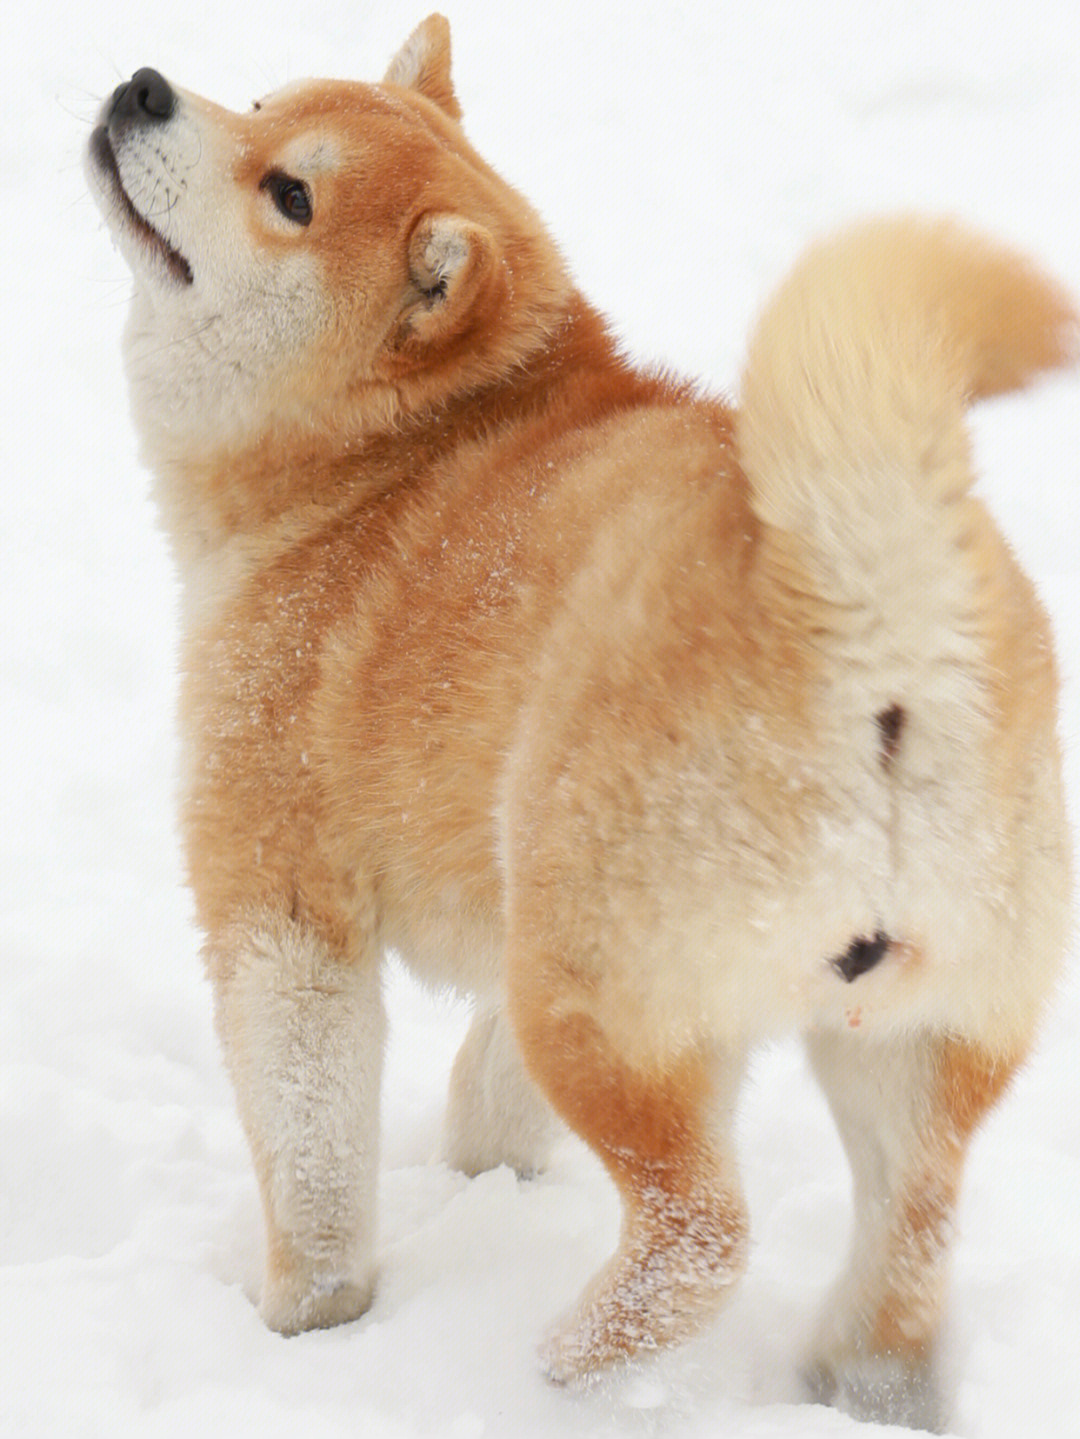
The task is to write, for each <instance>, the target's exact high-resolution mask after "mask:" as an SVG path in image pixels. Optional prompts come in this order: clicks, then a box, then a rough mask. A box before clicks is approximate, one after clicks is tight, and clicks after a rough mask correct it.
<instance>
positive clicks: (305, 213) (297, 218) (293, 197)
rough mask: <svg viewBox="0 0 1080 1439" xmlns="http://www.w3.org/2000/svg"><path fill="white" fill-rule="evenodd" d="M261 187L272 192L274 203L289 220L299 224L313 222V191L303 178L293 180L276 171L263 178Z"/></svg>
mask: <svg viewBox="0 0 1080 1439" xmlns="http://www.w3.org/2000/svg"><path fill="white" fill-rule="evenodd" d="M261 188H262V189H263V190H268V191H269V192H270V195H271V198H272V199H273V201H274V204H275V205H276V206H277V207H278V209H279V210H280V211H281V213H282V214H283V215H284V216H285V218H286V219H287V220H293V221H294V222H295V223H296V224H297V225H310V224H311V216H312V213H313V212H312V208H311V192H310V191H309V190H308V187H307V186H306V185H305V184H304V182H303V180H293V179H290V177H289V176H288V175H281V174H278V173H277V172H276V171H274V172H272V173H271V174H269V175H267V177H266V179H265V180H263V182H262V185H261Z"/></svg>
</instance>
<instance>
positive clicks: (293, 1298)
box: [259, 1278, 375, 1335]
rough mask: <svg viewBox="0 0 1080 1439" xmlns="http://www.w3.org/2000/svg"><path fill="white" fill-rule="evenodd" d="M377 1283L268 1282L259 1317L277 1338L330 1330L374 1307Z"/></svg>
mask: <svg viewBox="0 0 1080 1439" xmlns="http://www.w3.org/2000/svg"><path fill="white" fill-rule="evenodd" d="M374 1291H375V1283H374V1280H373V1279H369V1280H367V1281H366V1282H364V1283H358V1282H356V1281H354V1280H351V1279H344V1278H327V1279H321V1280H317V1281H314V1282H312V1281H311V1280H310V1279H308V1280H307V1281H306V1282H304V1283H303V1284H301V1283H300V1282H299V1281H298V1280H296V1279H293V1280H291V1281H290V1280H286V1281H284V1282H282V1281H281V1280H274V1281H272V1280H270V1279H267V1281H266V1284H265V1285H264V1287H263V1294H262V1300H261V1301H260V1304H259V1313H260V1314H261V1315H262V1317H263V1322H264V1323H265V1324H266V1326H267V1328H268V1329H273V1330H275V1331H276V1332H277V1333H278V1334H286V1335H290V1334H302V1333H303V1332H304V1330H305V1329H331V1328H333V1326H334V1325H335V1324H348V1323H349V1322H350V1320H353V1319H359V1318H360V1316H361V1314H364V1313H366V1311H367V1310H368V1309H369V1308H370V1307H371V1301H372V1298H373V1296H374Z"/></svg>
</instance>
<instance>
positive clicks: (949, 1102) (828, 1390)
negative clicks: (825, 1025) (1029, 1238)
mask: <svg viewBox="0 0 1080 1439" xmlns="http://www.w3.org/2000/svg"><path fill="white" fill-rule="evenodd" d="M808 1047H809V1051H810V1057H811V1061H812V1063H813V1066H814V1069H815V1072H816V1074H817V1076H818V1078H819V1080H820V1082H821V1084H822V1086H823V1088H824V1090H825V1093H826V1096H827V1098H828V1100H829V1104H830V1106H831V1108H832V1111H833V1114H834V1116H835V1118H836V1122H837V1126H838V1128H839V1130H840V1134H841V1137H842V1139H843V1141H844V1145H845V1148H846V1150H847V1153H848V1158H849V1160H850V1162H851V1169H852V1175H853V1180H854V1186H853V1196H854V1210H855V1213H854V1234H853V1240H852V1247H851V1257H850V1261H849V1267H848V1271H847V1273H846V1275H845V1276H844V1278H843V1279H842V1280H841V1281H840V1284H839V1285H838V1286H837V1289H836V1290H835V1292H834V1294H833V1295H832V1297H831V1299H830V1301H829V1304H828V1306H827V1308H826V1312H825V1314H824V1316H823V1322H822V1324H821V1328H820V1331H819V1335H818V1339H817V1343H816V1348H815V1352H814V1354H813V1356H812V1358H811V1360H810V1363H809V1365H808V1367H807V1378H808V1381H809V1384H810V1388H811V1391H812V1394H813V1397H815V1398H817V1399H819V1400H820V1401H822V1402H826V1403H831V1404H835V1405H836V1406H837V1407H838V1408H841V1409H843V1410H845V1411H846V1412H848V1413H849V1414H852V1415H853V1416H854V1417H855V1418H858V1419H865V1420H872V1421H874V1422H877V1423H884V1424H905V1425H908V1426H910V1427H912V1428H918V1429H929V1430H931V1431H932V1432H938V1431H940V1430H941V1429H942V1428H944V1426H945V1424H946V1422H947V1412H946V1406H945V1404H944V1402H943V1399H942V1395H941V1391H940V1387H939V1379H938V1376H937V1373H936V1364H935V1344H936V1340H937V1335H938V1331H939V1328H940V1324H941V1318H942V1310H943V1305H944V1291H945V1280H946V1269H947V1260H948V1246H949V1241H950V1237H951V1228H952V1219H953V1213H954V1208H955V1204H956V1199H957V1193H958V1190H959V1186H960V1178H961V1170H962V1167H963V1161H964V1155H965V1152H966V1150H967V1146H968V1141H969V1139H970V1136H971V1134H972V1131H973V1130H974V1128H975V1126H976V1124H977V1123H978V1121H979V1120H980V1118H981V1117H982V1115H983V1114H984V1113H985V1112H986V1110H987V1109H989V1108H990V1106H991V1105H992V1104H993V1103H994V1101H995V1100H996V1099H997V1098H998V1096H999V1095H1000V1093H1001V1091H1002V1090H1003V1088H1004V1087H1005V1085H1006V1083H1007V1082H1008V1079H1009V1077H1010V1075H1011V1073H1012V1071H1013V1069H1014V1067H1015V1062H1016V1061H1015V1057H1013V1056H1006V1055H993V1054H990V1053H988V1052H987V1051H985V1050H983V1049H981V1048H980V1047H979V1046H977V1045H974V1044H969V1043H966V1042H964V1041H962V1040H959V1039H953V1038H949V1039H945V1038H941V1037H937V1036H931V1035H913V1036H908V1037H905V1038H897V1039H894V1040H882V1041H877V1040H866V1039H862V1038H857V1037H855V1036H849V1035H845V1034H833V1033H819V1034H816V1035H814V1036H813V1037H811V1038H810V1039H809V1040H808Z"/></svg>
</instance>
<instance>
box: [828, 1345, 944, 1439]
mask: <svg viewBox="0 0 1080 1439" xmlns="http://www.w3.org/2000/svg"><path fill="white" fill-rule="evenodd" d="M803 1380H804V1383H805V1384H806V1387H807V1389H808V1390H809V1393H810V1398H811V1399H812V1400H813V1401H814V1402H815V1403H818V1404H830V1405H832V1407H833V1408H834V1409H839V1410H841V1411H842V1412H843V1413H845V1414H850V1415H851V1417H852V1418H853V1419H858V1420H861V1421H862V1422H864V1423H873V1424H897V1425H901V1426H903V1427H904V1428H907V1429H922V1430H925V1431H927V1432H929V1433H931V1434H941V1433H943V1432H944V1431H945V1428H946V1426H947V1424H948V1417H949V1416H948V1406H947V1405H946V1403H945V1400H944V1398H943V1396H942V1393H941V1389H940V1387H939V1385H938V1380H937V1375H936V1372H935V1369H934V1366H933V1364H932V1363H931V1362H930V1361H929V1360H926V1359H918V1358H914V1357H908V1356H900V1355H890V1354H859V1355H851V1356H847V1357H845V1358H843V1359H839V1360H835V1361H834V1360H825V1359H821V1360H816V1361H813V1362H811V1363H810V1364H808V1365H807V1366H806V1367H805V1369H804V1370H803Z"/></svg>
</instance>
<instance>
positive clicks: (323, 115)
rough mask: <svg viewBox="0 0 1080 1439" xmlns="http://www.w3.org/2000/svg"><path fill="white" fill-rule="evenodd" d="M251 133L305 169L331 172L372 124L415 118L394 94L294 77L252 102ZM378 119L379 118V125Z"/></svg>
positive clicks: (408, 123)
mask: <svg viewBox="0 0 1080 1439" xmlns="http://www.w3.org/2000/svg"><path fill="white" fill-rule="evenodd" d="M251 120H252V122H253V125H252V128H253V131H254V134H255V135H256V136H257V137H258V138H259V139H260V140H262V141H263V142H264V143H265V144H267V145H271V146H273V148H274V150H275V152H276V153H277V154H278V155H279V156H281V157H282V158H283V159H287V160H288V161H289V162H290V163H292V164H294V165H295V166H296V167H297V168H298V169H302V170H303V171H305V172H306V173H313V174H317V173H318V172H319V171H327V170H333V169H335V168H337V167H338V166H339V165H341V164H342V163H343V162H344V161H345V160H347V159H348V158H349V156H350V155H352V154H355V151H356V149H357V148H358V147H363V144H364V142H365V139H367V138H368V137H369V135H370V129H371V125H372V122H375V123H376V124H378V125H379V129H380V131H382V132H383V134H382V138H383V140H386V139H387V138H389V137H388V136H387V135H386V133H385V130H386V128H387V122H388V121H389V122H391V124H392V122H394V121H398V122H403V123H404V124H405V125H406V126H407V127H409V128H413V127H416V125H417V122H418V120H419V117H418V116H417V115H416V112H415V111H414V110H413V109H412V107H411V106H409V105H407V104H406V103H404V102H403V101H402V100H401V99H400V98H399V97H398V96H396V95H394V94H390V93H388V92H387V91H385V90H383V89H381V88H380V87H378V86H374V85H365V84H362V83H360V82H359V81H347V80H297V81H294V82H292V83H291V84H289V85H286V86H284V87H283V88H281V89H280V90H276V91H274V92H273V94H271V95H268V96H267V97H266V98H265V99H264V100H260V101H257V102H256V105H255V113H254V114H253V115H252V116H251ZM379 122H382V123H381V124H380V123H379Z"/></svg>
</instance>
